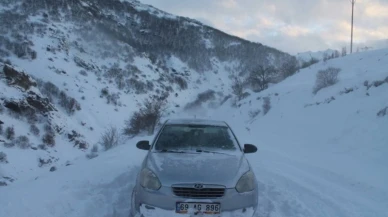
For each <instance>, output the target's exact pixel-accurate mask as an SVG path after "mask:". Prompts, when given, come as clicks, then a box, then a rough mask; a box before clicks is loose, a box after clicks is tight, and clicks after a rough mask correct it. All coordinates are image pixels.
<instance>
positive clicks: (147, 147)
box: [136, 140, 151, 151]
mask: <svg viewBox="0 0 388 217" xmlns="http://www.w3.org/2000/svg"><path fill="white" fill-rule="evenodd" d="M136 147H137V148H138V149H141V150H147V151H148V150H150V148H151V146H150V142H149V141H147V140H143V141H139V142H138V143H137V144H136Z"/></svg>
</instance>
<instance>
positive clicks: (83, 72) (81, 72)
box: [79, 70, 88, 76]
mask: <svg viewBox="0 0 388 217" xmlns="http://www.w3.org/2000/svg"><path fill="white" fill-rule="evenodd" d="M79 73H80V75H83V76H88V73H87V72H86V71H85V70H81V71H79Z"/></svg>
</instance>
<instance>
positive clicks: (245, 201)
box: [131, 187, 258, 217]
mask: <svg viewBox="0 0 388 217" xmlns="http://www.w3.org/2000/svg"><path fill="white" fill-rule="evenodd" d="M133 193H134V194H133V195H132V196H133V198H132V208H131V210H132V216H141V215H143V216H144V217H153V216H155V217H156V216H157V217H164V216H166V217H167V216H168V217H174V216H176V217H186V216H198V215H190V214H178V213H175V207H176V203H177V202H214V203H220V204H221V214H219V215H204V216H217V217H229V216H233V217H237V216H238V217H240V216H241V217H252V216H253V215H254V213H255V211H256V208H257V202H258V195H257V189H255V190H254V191H252V192H247V193H242V194H240V193H238V192H237V191H236V190H235V189H234V188H233V189H226V190H225V194H224V196H223V197H220V198H215V199H195V198H192V199H189V198H183V197H178V196H176V195H174V194H173V191H172V188H170V187H161V188H160V189H159V190H158V191H150V190H147V189H144V188H142V187H138V188H135V189H134V192H133Z"/></svg>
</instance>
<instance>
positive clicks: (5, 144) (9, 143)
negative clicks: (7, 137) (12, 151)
mask: <svg viewBox="0 0 388 217" xmlns="http://www.w3.org/2000/svg"><path fill="white" fill-rule="evenodd" d="M3 145H4V147H6V148H12V147H14V146H15V143H14V142H13V141H11V142H4V144H3Z"/></svg>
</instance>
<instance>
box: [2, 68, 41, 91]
mask: <svg viewBox="0 0 388 217" xmlns="http://www.w3.org/2000/svg"><path fill="white" fill-rule="evenodd" d="M3 72H4V75H5V78H6V79H7V81H8V85H12V86H18V87H21V88H22V89H23V90H24V91H27V90H28V89H30V88H31V87H36V86H37V84H36V82H35V81H34V80H33V79H32V78H31V77H30V76H29V75H27V74H26V73H24V72H18V71H17V70H15V69H14V68H12V67H10V66H8V65H5V66H4V68H3Z"/></svg>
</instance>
